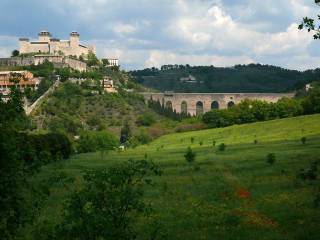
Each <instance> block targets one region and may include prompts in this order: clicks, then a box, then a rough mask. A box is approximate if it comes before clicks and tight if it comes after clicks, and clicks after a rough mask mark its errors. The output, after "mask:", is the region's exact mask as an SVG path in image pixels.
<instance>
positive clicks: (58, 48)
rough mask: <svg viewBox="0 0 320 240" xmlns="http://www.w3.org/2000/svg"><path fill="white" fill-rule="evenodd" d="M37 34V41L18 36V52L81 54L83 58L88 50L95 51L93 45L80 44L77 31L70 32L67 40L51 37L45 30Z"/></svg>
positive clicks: (78, 55)
mask: <svg viewBox="0 0 320 240" xmlns="http://www.w3.org/2000/svg"><path fill="white" fill-rule="evenodd" d="M38 36H39V38H38V41H30V40H29V39H28V38H20V39H19V43H20V54H24V53H49V54H59V55H61V54H63V55H65V56H77V57H80V56H83V57H84V58H85V57H86V56H87V55H88V53H89V52H90V51H92V52H93V53H95V52H96V50H95V47H94V46H84V45H81V44H80V35H79V34H78V33H77V32H72V33H70V39H69V40H60V39H57V38H51V37H52V35H51V34H50V33H49V32H47V31H42V32H40V33H39V34H38Z"/></svg>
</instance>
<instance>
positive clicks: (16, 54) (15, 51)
mask: <svg viewBox="0 0 320 240" xmlns="http://www.w3.org/2000/svg"><path fill="white" fill-rule="evenodd" d="M19 54H20V52H19V51H18V50H17V49H15V50H13V51H12V53H11V56H12V57H18V56H19Z"/></svg>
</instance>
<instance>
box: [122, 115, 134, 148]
mask: <svg viewBox="0 0 320 240" xmlns="http://www.w3.org/2000/svg"><path fill="white" fill-rule="evenodd" d="M131 136H132V133H131V128H130V125H129V121H127V120H126V121H125V123H124V125H123V127H122V128H121V133H120V143H121V144H124V143H126V142H127V141H128V140H129V139H130V138H131Z"/></svg>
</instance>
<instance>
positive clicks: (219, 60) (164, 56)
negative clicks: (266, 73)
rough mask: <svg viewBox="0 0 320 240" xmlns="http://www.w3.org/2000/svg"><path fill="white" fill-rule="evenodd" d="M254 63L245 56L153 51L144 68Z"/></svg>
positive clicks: (223, 65)
mask: <svg viewBox="0 0 320 240" xmlns="http://www.w3.org/2000/svg"><path fill="white" fill-rule="evenodd" d="M252 62H254V61H253V60H252V59H250V58H249V57H247V56H218V55H192V54H191V55H181V54H175V53H172V52H167V51H158V50H154V51H151V52H150V56H149V58H148V59H147V60H146V62H145V67H153V66H154V67H160V66H162V65H165V64H190V65H195V66H197V65H213V66H217V67H225V66H233V65H236V64H238V63H242V64H249V63H252Z"/></svg>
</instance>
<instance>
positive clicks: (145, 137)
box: [137, 130, 152, 144]
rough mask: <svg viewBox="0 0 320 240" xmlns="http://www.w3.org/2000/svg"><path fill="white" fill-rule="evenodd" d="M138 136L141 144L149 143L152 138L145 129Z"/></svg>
mask: <svg viewBox="0 0 320 240" xmlns="http://www.w3.org/2000/svg"><path fill="white" fill-rule="evenodd" d="M137 138H138V140H139V142H140V143H141V144H147V143H149V142H151V140H152V139H151V137H150V136H149V135H148V133H147V132H146V131H145V130H141V131H140V134H139V135H138V136H137Z"/></svg>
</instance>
